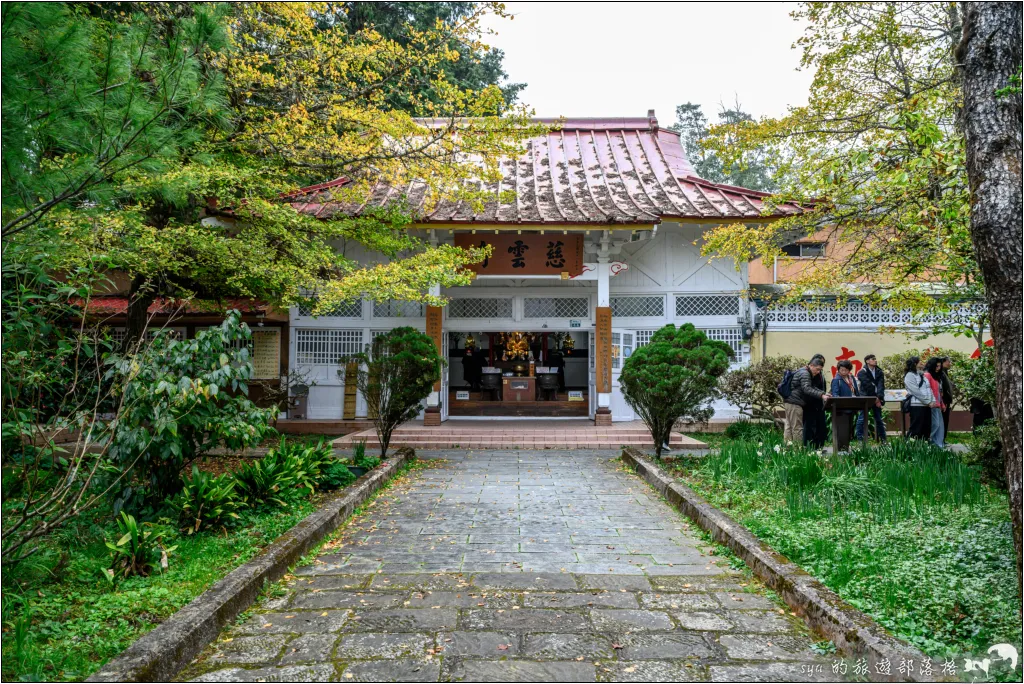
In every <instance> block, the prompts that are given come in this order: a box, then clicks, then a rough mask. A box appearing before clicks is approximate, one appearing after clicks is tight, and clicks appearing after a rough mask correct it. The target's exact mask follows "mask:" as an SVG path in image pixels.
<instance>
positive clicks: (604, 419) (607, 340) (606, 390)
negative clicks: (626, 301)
mask: <svg viewBox="0 0 1024 684" xmlns="http://www.w3.org/2000/svg"><path fill="white" fill-rule="evenodd" d="M594 322H595V325H594V348H593V349H591V350H590V353H591V354H594V376H595V378H594V382H595V383H596V384H597V387H596V389H597V397H598V401H597V410H596V411H595V412H594V424H595V425H599V426H609V425H611V424H612V409H611V396H612V309H611V307H610V306H599V307H597V310H596V312H595V318H594Z"/></svg>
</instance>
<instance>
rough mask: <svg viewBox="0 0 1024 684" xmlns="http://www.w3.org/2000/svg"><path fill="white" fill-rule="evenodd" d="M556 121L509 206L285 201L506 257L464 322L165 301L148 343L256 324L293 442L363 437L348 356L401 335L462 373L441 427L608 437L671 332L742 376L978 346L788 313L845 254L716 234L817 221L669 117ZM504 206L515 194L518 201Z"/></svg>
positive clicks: (353, 246) (440, 413)
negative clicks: (366, 216)
mask: <svg viewBox="0 0 1024 684" xmlns="http://www.w3.org/2000/svg"><path fill="white" fill-rule="evenodd" d="M541 121H542V122H543V121H544V120H541ZM547 123H555V121H554V120H549V121H548V122H547ZM559 123H560V126H558V127H557V130H551V131H549V132H547V133H546V134H543V135H540V136H538V137H536V138H533V139H531V140H529V141H527V143H526V145H525V151H524V152H523V153H522V154H521V155H520V156H519V157H518V158H517V159H504V160H502V161H501V171H502V176H503V180H502V181H501V182H500V183H497V184H495V185H494V186H489V187H487V188H486V189H487V190H488V192H492V191H493V196H494V201H493V202H490V203H485V205H484V207H483V208H482V209H481V210H480V211H479V212H476V211H474V208H473V207H472V206H470V204H469V203H460V202H442V203H439V204H438V205H436V206H434V207H433V208H432V209H430V210H429V211H423V207H424V206H426V205H425V191H426V189H425V186H424V185H423V184H413V185H411V186H410V187H407V188H392V187H383V186H382V187H378V188H376V189H375V190H374V191H373V193H372V194H371V196H370V198H369V199H368V201H367V202H366V203H365V204H363V205H362V206H360V207H356V208H353V207H351V206H344V205H342V204H340V203H339V202H338V201H337V200H336V199H335V197H334V196H333V195H332V190H333V189H335V188H337V187H339V186H342V185H344V184H345V183H346V181H344V180H337V181H332V182H328V183H324V184H322V185H318V186H313V187H310V188H305V189H303V190H300V191H299V192H297V193H294V194H293V195H290V196H288V198H287V201H290V202H291V203H292V205H293V206H294V207H295V208H296V209H298V210H300V211H304V212H310V213H312V214H315V215H317V216H320V217H322V218H325V219H329V218H330V217H331V216H332V215H335V214H337V213H339V212H344V213H346V214H353V213H355V214H358V213H359V212H360V211H367V208H368V207H373V206H375V205H376V206H381V205H384V204H387V203H388V202H391V201H393V200H394V199H396V198H398V197H401V198H403V199H405V200H406V201H408V202H411V203H412V204H413V206H416V204H417V203H419V205H420V209H421V211H420V214H421V217H420V219H419V221H418V222H417V223H416V224H415V225H414V226H413V228H412V230H413V231H414V232H415V233H416V234H417V235H418V236H419V237H421V238H422V239H423V240H424V241H426V242H428V243H430V244H434V245H440V244H453V245H457V246H463V247H470V246H480V245H483V244H489V245H491V246H492V247H493V253H492V255H491V256H490V257H489V258H488V259H487V260H486V261H484V262H483V263H481V264H479V265H477V266H475V267H474V270H475V273H476V277H475V279H474V280H473V281H472V283H471V284H470V285H469V286H466V287H458V288H450V289H446V290H444V291H443V292H442V291H441V290H440V289H439V288H438V289H435V291H434V294H443V295H444V296H445V297H446V298H447V299H448V304H447V306H445V307H441V308H439V307H430V306H426V305H424V304H422V303H420V302H407V301H383V302H375V301H371V300H369V299H367V300H362V301H356V302H350V303H346V304H343V305H342V306H340V307H338V308H337V309H336V310H334V311H331V312H329V313H327V314H321V315H319V316H313V315H312V310H311V309H310V308H307V307H305V306H299V307H292V308H291V309H290V310H289V311H282V310H278V309H275V308H274V307H271V306H268V305H266V304H264V303H261V302H255V301H249V300H234V301H230V302H205V303H203V302H192V303H189V304H188V305H187V306H186V307H185V308H184V309H183V308H181V306H180V304H177V303H172V302H164V301H157V302H155V303H154V304H153V306H152V307H151V308H150V314H151V319H152V320H151V327H154V328H157V327H170V328H172V331H173V332H174V334H176V335H179V336H181V337H193V336H194V335H195V333H196V332H197V331H198V330H200V329H202V328H203V327H205V326H209V325H215V324H217V323H218V322H219V321H220V320H222V318H223V312H224V311H225V310H227V309H232V308H235V309H239V310H240V311H241V312H242V315H243V320H244V321H245V322H247V323H248V324H249V325H250V326H251V327H252V328H253V330H254V335H253V339H252V342H251V343H250V352H251V354H252V356H253V359H254V365H255V368H256V378H255V381H254V382H253V383H251V390H250V391H251V393H252V395H253V397H254V399H255V400H256V401H257V402H258V403H260V404H262V405H268V406H269V405H271V404H276V405H278V406H279V407H281V411H282V412H281V419H282V420H281V421H280V422H279V425H278V428H279V429H282V430H284V431H316V430H324V429H332V428H333V427H342V426H347V427H352V426H355V425H361V424H364V423H365V420H366V418H367V406H366V402H365V401H364V400H363V397H361V396H360V395H359V392H358V391H357V390H356V387H355V383H354V382H353V381H352V378H353V375H352V374H353V372H354V370H355V369H354V368H353V367H351V366H346V365H344V363H343V362H342V359H344V358H345V357H346V356H349V355H351V354H354V353H357V352H360V351H363V350H364V349H365V347H366V346H367V345H368V344H369V343H370V341H371V340H372V339H373V338H374V336H376V335H378V334H380V333H382V332H386V331H388V330H390V329H392V328H395V327H398V326H412V327H416V328H419V329H421V330H425V331H426V332H427V333H429V334H430V335H431V337H433V339H434V340H435V343H436V344H437V346H438V348H439V350H440V351H441V354H442V356H444V357H445V358H446V359H447V364H446V366H445V368H444V370H443V378H442V380H441V381H440V382H439V383H438V384H437V386H436V387H435V390H434V392H432V394H431V396H430V397H428V400H427V402H426V406H425V408H424V412H423V421H424V423H425V424H427V425H438V424H440V423H441V422H442V421H445V420H447V419H448V418H449V417H466V418H472V417H482V418H488V419H502V418H505V417H515V418H523V417H528V418H576V419H579V418H584V417H589V418H590V419H592V420H593V421H595V423H597V424H598V425H607V424H609V423H611V422H612V421H630V420H634V419H635V416H634V414H633V411H632V410H631V408H630V407H629V405H628V404H627V403H626V401H625V400H624V398H623V396H622V393H621V391H620V388H619V372H620V371H621V369H622V365H623V363H624V362H625V360H626V359H627V358H629V356H630V355H631V354H632V352H633V350H635V349H636V348H638V347H640V346H643V345H644V344H646V343H647V341H648V340H649V339H650V337H651V335H652V334H653V333H654V332H655V331H656V330H658V329H659V328H661V327H663V326H665V325H667V324H669V323H674V324H676V325H681V324H683V323H692V324H693V325H694V326H695V327H697V328H699V329H701V330H703V331H704V332H705V333H706V334H707V335H708V337H710V338H712V339H717V340H722V341H724V342H727V343H728V344H729V345H730V346H731V347H732V349H733V352H734V357H733V365H734V367H739V366H742V365H744V364H747V363H750V362H751V361H756V360H758V359H760V358H763V357H765V356H775V355H780V354H787V355H793V356H796V357H797V358H800V359H808V358H810V357H811V356H812V355H813V354H815V353H821V354H823V355H824V356H825V357H826V359H827V360H828V361H829V362H830V364H828V365H831V366H833V367H834V366H835V364H836V363H837V362H838V361H839V360H841V359H849V360H851V361H852V362H853V363H854V367H855V369H859V367H860V363H861V361H860V359H862V358H863V357H864V356H865V355H866V354H869V353H871V354H875V355H876V356H878V357H879V358H881V357H884V356H888V355H891V354H897V353H902V352H903V351H905V350H908V349H925V348H928V347H940V348H942V349H955V350H959V351H962V352H965V353H967V354H970V353H972V352H975V351H976V350H977V343H976V341H975V340H974V339H973V338H972V337H970V336H963V335H962V336H959V337H957V336H954V335H953V334H950V333H945V334H933V328H934V324H935V323H936V321H935V320H932V319H924V320H922V319H919V318H917V317H915V316H914V315H913V314H912V312H910V311H906V310H900V309H896V308H885V307H872V306H869V305H868V304H866V303H864V302H860V301H856V299H851V300H849V301H845V302H842V303H840V302H835V301H828V300H817V301H815V302H813V303H812V305H810V306H805V305H803V304H800V303H789V304H778V303H773V302H774V300H775V299H776V298H777V295H779V294H781V293H783V292H785V291H786V289H787V288H788V287H789V285H788V283H789V282H791V281H792V279H793V278H794V277H795V276H796V275H797V274H798V273H799V272H800V270H801V269H803V268H806V267H808V266H812V265H814V264H816V263H818V264H820V260H821V259H829V258H831V257H833V256H836V257H841V253H842V250H843V249H844V247H843V246H842V245H837V244H835V243H834V242H833V241H832V240H831V238H830V237H829V235H828V234H827V233H825V232H823V233H822V234H819V235H814V236H806V237H801V238H799V239H796V240H795V241H794V242H793V243H792V244H790V245H787V246H785V247H784V252H785V253H786V254H787V257H786V258H785V259H784V260H775V261H772V262H770V263H766V262H765V261H764V260H762V259H756V260H754V261H751V262H750V263H738V264H737V263H734V262H733V261H732V260H731V259H722V258H709V257H705V256H702V255H701V243H702V239H703V235H704V233H705V232H706V231H708V230H709V229H711V228H713V227H714V226H718V225H721V224H723V223H729V222H741V223H744V224H746V225H750V226H753V225H757V224H759V223H764V222H768V221H773V220H777V219H779V218H782V217H783V216H787V215H791V214H793V213H794V212H800V211H803V208H802V207H799V206H796V205H792V204H782V205H780V206H778V207H777V208H776V209H775V212H776V213H775V214H772V215H763V214H762V210H763V207H764V200H765V198H766V197H767V194H766V193H763V192H758V191H754V190H747V189H744V188H739V187H734V186H729V185H722V184H718V183H712V182H710V181H707V180H704V179H701V178H699V177H697V175H696V173H695V172H694V169H693V167H692V166H691V165H690V163H689V162H688V161H687V159H686V155H685V154H684V152H683V148H682V145H681V144H680V139H679V134H678V133H675V132H673V131H670V130H665V129H662V128H661V127H659V125H658V121H657V119H656V118H655V117H654V114H653V112H650V113H649V114H648V116H647V117H643V118H635V119H630V118H626V119H568V120H562V121H560V122H559ZM507 190H514V191H515V192H514V193H511V194H514V199H510V198H509V195H510V193H508V192H506V191H507ZM208 220H212V219H208ZM337 248H338V249H339V250H342V251H343V253H344V254H345V255H346V256H348V257H350V258H353V259H355V260H356V261H358V262H360V263H363V264H367V265H369V264H374V263H379V262H380V261H382V260H383V258H384V257H383V256H382V255H380V254H376V253H370V252H367V251H366V250H365V249H364V248H363V246H362V245H360V244H359V243H357V242H355V241H351V242H349V243H347V244H345V243H342V244H338V245H337ZM112 282H113V286H112V288H111V292H110V293H108V294H106V295H101V296H97V297H96V298H94V299H93V300H92V301H91V302H90V303H89V312H90V314H91V315H92V316H94V317H95V318H97V319H99V320H101V321H103V322H104V323H105V324H107V325H109V326H111V327H112V329H113V333H114V336H115V338H116V337H117V336H118V335H121V334H123V329H124V328H123V326H124V325H125V317H126V311H127V306H128V299H127V297H126V296H125V295H126V293H127V291H128V281H127V280H126V279H125V278H123V277H120V278H118V277H115V278H114V279H113V281H112ZM983 312H984V304H983V303H980V302H964V303H963V307H962V310H960V311H956V312H952V313H951V314H950V315H951V316H952V317H954V318H955V317H962V318H964V319H969V318H971V317H976V316H977V315H978V314H979V313H983ZM150 334H152V330H151V331H150ZM985 337H986V338H987V339H986V343H987V344H990V343H991V337H990V336H989V335H985ZM826 372H828V368H826ZM834 372H835V371H834V370H833V371H832V373H830V374H834ZM894 407H895V406H893V407H891V408H894ZM956 414H957V412H954V419H956V420H957V423H956V424H957V425H969V424H970V416H969V415H967V414H966V413H964V415H961V416H959V417H957V415H956ZM737 417H738V413H737V410H736V409H735V407H732V406H729V405H728V404H726V403H724V402H719V403H717V404H716V405H715V419H716V420H718V421H730V420H735V419H736V418H737Z"/></svg>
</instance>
